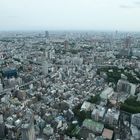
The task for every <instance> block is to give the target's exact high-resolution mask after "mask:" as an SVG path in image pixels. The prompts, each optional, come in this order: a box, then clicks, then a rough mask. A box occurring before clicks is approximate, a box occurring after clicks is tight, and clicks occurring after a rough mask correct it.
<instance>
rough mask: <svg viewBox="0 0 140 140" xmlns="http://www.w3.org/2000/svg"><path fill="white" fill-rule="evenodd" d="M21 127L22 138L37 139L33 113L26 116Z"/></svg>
mask: <svg viewBox="0 0 140 140" xmlns="http://www.w3.org/2000/svg"><path fill="white" fill-rule="evenodd" d="M21 128H22V132H21V133H22V140H36V137H35V130H34V117H33V115H32V114H30V115H27V116H25V118H24V120H23V124H22V127H21Z"/></svg>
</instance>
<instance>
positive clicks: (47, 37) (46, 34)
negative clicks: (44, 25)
mask: <svg viewBox="0 0 140 140" xmlns="http://www.w3.org/2000/svg"><path fill="white" fill-rule="evenodd" d="M45 37H46V39H49V32H48V31H45Z"/></svg>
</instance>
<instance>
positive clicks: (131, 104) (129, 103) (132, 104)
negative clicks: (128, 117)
mask: <svg viewBox="0 0 140 140" xmlns="http://www.w3.org/2000/svg"><path fill="white" fill-rule="evenodd" d="M120 108H121V110H123V111H126V112H129V113H140V101H137V97H133V96H131V97H129V98H128V99H127V100H126V101H125V102H124V103H123V104H121V106H120Z"/></svg>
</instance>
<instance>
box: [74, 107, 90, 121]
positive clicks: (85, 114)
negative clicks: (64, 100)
mask: <svg viewBox="0 0 140 140" xmlns="http://www.w3.org/2000/svg"><path fill="white" fill-rule="evenodd" d="M73 112H74V116H75V117H76V119H77V120H78V122H79V124H82V122H83V121H84V120H85V119H87V118H89V119H90V118H91V111H81V104H79V105H77V106H76V107H75V108H74V109H73Z"/></svg>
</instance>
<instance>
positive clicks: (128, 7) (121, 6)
mask: <svg viewBox="0 0 140 140" xmlns="http://www.w3.org/2000/svg"><path fill="white" fill-rule="evenodd" d="M120 8H123V9H131V8H135V7H134V6H130V5H120Z"/></svg>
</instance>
